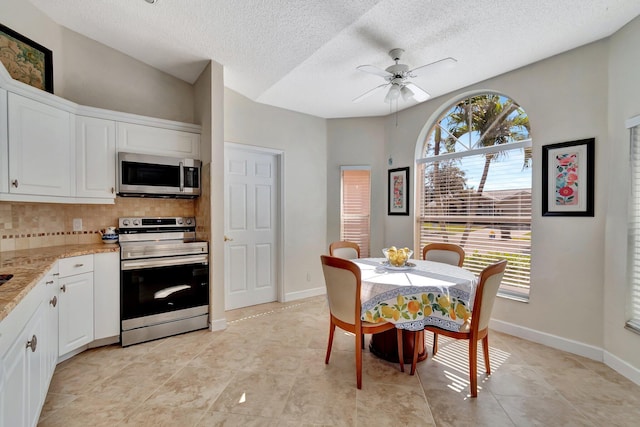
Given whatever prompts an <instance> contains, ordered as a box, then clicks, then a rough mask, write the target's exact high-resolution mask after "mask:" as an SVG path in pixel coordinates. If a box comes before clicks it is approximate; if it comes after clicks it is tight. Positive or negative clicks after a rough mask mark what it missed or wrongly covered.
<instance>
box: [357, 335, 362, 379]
mask: <svg viewBox="0 0 640 427" xmlns="http://www.w3.org/2000/svg"><path fill="white" fill-rule="evenodd" d="M361 337H362V332H360V333H356V384H357V386H358V389H361V388H362V347H361V346H360V342H361Z"/></svg>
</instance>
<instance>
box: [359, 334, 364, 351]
mask: <svg viewBox="0 0 640 427" xmlns="http://www.w3.org/2000/svg"><path fill="white" fill-rule="evenodd" d="M360 346H361V347H362V348H363V349H364V334H362V337H361V338H360Z"/></svg>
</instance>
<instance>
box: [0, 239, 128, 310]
mask: <svg viewBox="0 0 640 427" xmlns="http://www.w3.org/2000/svg"><path fill="white" fill-rule="evenodd" d="M119 251H120V246H119V245H117V244H104V243H90V244H76V245H63V246H49V247H44V248H37V249H23V250H18V251H7V252H0V275H3V274H13V278H11V280H9V281H8V282H6V283H5V284H3V285H0V321H2V320H3V319H5V318H6V317H7V316H8V315H9V313H11V311H12V310H13V309H14V308H16V306H17V305H18V304H20V301H22V299H23V298H24V297H25V296H26V295H28V294H29V292H30V291H31V290H32V289H33V288H34V287H35V286H36V284H38V282H39V281H40V280H41V279H42V278H43V277H44V276H45V275H46V274H47V272H48V271H49V270H50V269H51V267H53V265H54V264H55V263H56V261H58V260H60V259H62V258H70V257H74V256H80V255H91V254H97V253H108V252H119Z"/></svg>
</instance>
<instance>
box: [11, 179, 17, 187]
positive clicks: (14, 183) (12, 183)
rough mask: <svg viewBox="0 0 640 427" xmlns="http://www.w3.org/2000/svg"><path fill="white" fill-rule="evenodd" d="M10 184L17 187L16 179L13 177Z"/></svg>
mask: <svg viewBox="0 0 640 427" xmlns="http://www.w3.org/2000/svg"><path fill="white" fill-rule="evenodd" d="M11 185H13V186H14V187H16V188H18V180H17V179H14V180H13V181H11Z"/></svg>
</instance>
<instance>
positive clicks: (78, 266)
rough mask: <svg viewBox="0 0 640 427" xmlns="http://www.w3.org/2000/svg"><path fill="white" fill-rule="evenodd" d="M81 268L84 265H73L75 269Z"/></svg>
mask: <svg viewBox="0 0 640 427" xmlns="http://www.w3.org/2000/svg"><path fill="white" fill-rule="evenodd" d="M82 266H84V264H76V265H74V267H75V268H80V267H82Z"/></svg>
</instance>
